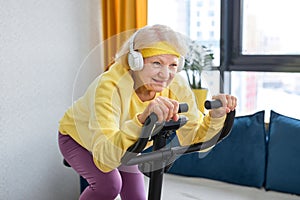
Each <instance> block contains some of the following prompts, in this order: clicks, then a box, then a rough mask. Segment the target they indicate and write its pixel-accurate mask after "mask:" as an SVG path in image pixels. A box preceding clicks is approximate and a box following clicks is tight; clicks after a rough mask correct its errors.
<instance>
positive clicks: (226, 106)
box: [209, 94, 237, 118]
mask: <svg viewBox="0 0 300 200" xmlns="http://www.w3.org/2000/svg"><path fill="white" fill-rule="evenodd" d="M212 99H219V100H220V101H221V102H222V105H223V106H222V107H220V108H216V109H211V110H210V111H209V114H210V116H211V117H212V118H219V117H223V116H224V115H225V114H227V113H229V112H230V111H232V110H234V109H235V108H236V105H237V99H236V97H234V96H231V95H229V94H219V95H215V96H213V97H212Z"/></svg>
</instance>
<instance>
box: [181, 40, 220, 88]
mask: <svg viewBox="0 0 300 200" xmlns="http://www.w3.org/2000/svg"><path fill="white" fill-rule="evenodd" d="M213 59H214V56H213V53H212V51H211V50H210V49H208V48H207V47H206V46H203V45H201V44H200V43H199V42H197V41H194V40H193V41H191V42H190V43H189V52H188V54H187V56H186V57H185V64H184V68H183V70H185V72H186V76H187V79H188V82H189V84H190V86H191V88H193V89H200V88H202V85H201V73H202V71H203V70H209V69H211V67H212V60H213Z"/></svg>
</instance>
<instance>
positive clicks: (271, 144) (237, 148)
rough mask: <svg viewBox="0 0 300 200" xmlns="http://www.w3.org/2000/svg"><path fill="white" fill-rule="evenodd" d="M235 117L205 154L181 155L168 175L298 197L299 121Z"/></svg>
mask: <svg viewBox="0 0 300 200" xmlns="http://www.w3.org/2000/svg"><path fill="white" fill-rule="evenodd" d="M264 114H265V113H264V111H260V112H257V113H254V114H252V115H247V116H240V117H236V118H235V121H234V125H233V129H232V132H231V134H230V135H229V136H228V137H227V138H225V139H224V140H223V141H222V142H221V143H219V144H218V145H216V146H215V147H214V148H213V149H212V150H211V151H209V152H207V153H199V152H195V153H191V154H186V155H182V156H180V157H179V158H178V159H177V160H176V161H175V162H174V164H173V166H172V167H171V169H170V170H169V171H168V173H171V174H177V175H184V176H191V177H203V178H208V179H214V180H219V181H224V182H228V183H233V184H239V185H244V186H250V187H257V188H265V189H266V190H273V191H279V192H284V193H291V194H297V195H300V156H299V154H300V120H298V119H294V118H290V117H287V116H284V115H282V114H279V113H277V112H275V111H271V114H270V123H269V128H268V129H266V128H265V123H264Z"/></svg>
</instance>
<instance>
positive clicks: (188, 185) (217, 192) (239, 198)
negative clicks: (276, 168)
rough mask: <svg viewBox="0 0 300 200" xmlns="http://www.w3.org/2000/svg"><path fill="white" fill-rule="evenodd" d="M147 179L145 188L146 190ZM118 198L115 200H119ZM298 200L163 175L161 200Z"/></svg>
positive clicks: (215, 182)
mask: <svg viewBox="0 0 300 200" xmlns="http://www.w3.org/2000/svg"><path fill="white" fill-rule="evenodd" d="M148 182H149V180H148V178H145V186H146V189H147V190H148ZM119 199H120V198H118V199H116V200H119ZM219 199H221V200H252V199H253V200H254V199H255V200H300V196H297V195H291V194H286V193H280V192H274V191H265V190H264V189H258V188H252V187H245V186H239V185H234V184H229V183H224V182H220V181H214V180H209V179H203V178H192V177H184V176H177V175H172V174H165V175H164V179H163V188H162V197H161V200H219Z"/></svg>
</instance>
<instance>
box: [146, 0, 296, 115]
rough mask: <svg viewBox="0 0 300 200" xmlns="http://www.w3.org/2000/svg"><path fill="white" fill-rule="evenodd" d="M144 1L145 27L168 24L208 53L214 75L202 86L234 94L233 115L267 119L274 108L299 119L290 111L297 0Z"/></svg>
mask: <svg viewBox="0 0 300 200" xmlns="http://www.w3.org/2000/svg"><path fill="white" fill-rule="evenodd" d="M148 3H149V16H148V20H149V24H155V23H162V24H166V25H169V26H171V27H172V28H173V29H175V30H177V31H179V32H182V33H184V34H186V35H187V36H189V37H190V38H192V39H194V40H200V41H201V42H202V43H203V44H204V45H205V46H208V47H210V48H211V49H212V50H213V53H214V57H215V59H214V63H213V64H214V66H215V67H216V69H217V71H212V72H209V73H207V74H208V75H207V77H206V79H207V80H206V82H207V85H211V87H213V86H212V85H214V87H213V88H217V89H214V91H212V92H213V93H216V92H219V91H221V92H223V91H224V92H226V93H231V94H233V95H235V96H237V97H238V101H239V106H238V108H237V115H245V114H251V113H254V112H256V111H259V110H266V121H268V114H269V110H275V111H278V112H281V113H283V114H286V115H288V116H291V117H295V118H300V112H297V109H295V108H297V107H296V105H297V104H296V103H297V102H299V100H300V94H299V93H300V73H299V72H300V48H299V47H298V46H299V45H298V44H300V37H299V35H300V29H298V28H297V19H299V17H300V12H299V11H298V10H297V9H298V8H299V5H300V1H299V0H284V1H283V0H278V1H274V0H164V1H161V0H151V1H148ZM199 5H201V6H199ZM166 8H168V9H167V10H169V11H170V10H171V11H172V14H170V12H166ZM266 10H267V11H266ZM221 11H222V12H221ZM211 12H213V13H211ZM266 12H267V14H266ZM208 13H210V14H209V15H210V16H209V15H208ZM221 13H222V16H221ZM198 22H200V24H201V26H199V23H198ZM220 41H222V42H220ZM218 70H220V71H218ZM219 72H220V73H219ZM212 74H213V75H212ZM210 77H213V78H210ZM210 79H211V80H210ZM216 79H218V80H216ZM209 88H210V87H209ZM217 90H218V91H217Z"/></svg>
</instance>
